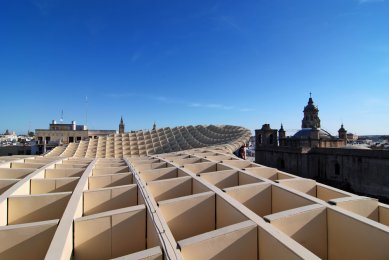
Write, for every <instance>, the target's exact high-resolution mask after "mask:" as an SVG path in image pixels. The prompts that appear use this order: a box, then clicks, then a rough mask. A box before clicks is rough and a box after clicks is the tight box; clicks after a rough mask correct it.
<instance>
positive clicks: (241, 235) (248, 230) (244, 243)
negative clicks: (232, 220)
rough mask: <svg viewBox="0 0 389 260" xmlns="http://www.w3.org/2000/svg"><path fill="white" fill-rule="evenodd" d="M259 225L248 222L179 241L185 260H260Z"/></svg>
mask: <svg viewBox="0 0 389 260" xmlns="http://www.w3.org/2000/svg"><path fill="white" fill-rule="evenodd" d="M257 238H258V235H257V225H256V224H255V223H254V222H252V221H246V222H242V223H239V224H235V225H232V226H227V227H224V228H222V229H218V230H215V231H211V232H207V233H204V234H201V235H198V236H195V237H191V238H188V239H185V240H181V241H178V245H179V248H180V250H181V253H182V255H183V256H184V258H185V259H189V260H191V259H193V260H196V259H215V260H217V259H220V260H224V259H258V256H257V252H258V250H257V247H258V242H257Z"/></svg>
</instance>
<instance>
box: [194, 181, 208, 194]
mask: <svg viewBox="0 0 389 260" xmlns="http://www.w3.org/2000/svg"><path fill="white" fill-rule="evenodd" d="M207 191H210V190H209V188H208V187H207V186H205V185H204V184H203V183H201V182H200V181H198V180H196V179H193V180H192V192H193V194H197V193H202V192H207Z"/></svg>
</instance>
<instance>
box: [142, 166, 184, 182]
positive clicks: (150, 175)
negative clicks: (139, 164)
mask: <svg viewBox="0 0 389 260" xmlns="http://www.w3.org/2000/svg"><path fill="white" fill-rule="evenodd" d="M140 177H141V178H142V179H143V180H144V181H145V182H149V181H157V180H164V179H170V178H176V177H178V176H177V168H175V167H169V168H163V169H156V170H147V171H142V173H141V174H140Z"/></svg>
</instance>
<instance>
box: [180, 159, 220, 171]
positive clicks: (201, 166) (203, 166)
mask: <svg viewBox="0 0 389 260" xmlns="http://www.w3.org/2000/svg"><path fill="white" fill-rule="evenodd" d="M184 168H185V169H187V170H189V171H191V172H193V173H195V174H197V173H203V172H215V171H217V170H218V169H217V167H216V163H213V162H204V163H196V164H187V165H184Z"/></svg>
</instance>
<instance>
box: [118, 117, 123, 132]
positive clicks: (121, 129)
mask: <svg viewBox="0 0 389 260" xmlns="http://www.w3.org/2000/svg"><path fill="white" fill-rule="evenodd" d="M119 134H124V122H123V116H122V117H120V123H119Z"/></svg>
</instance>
